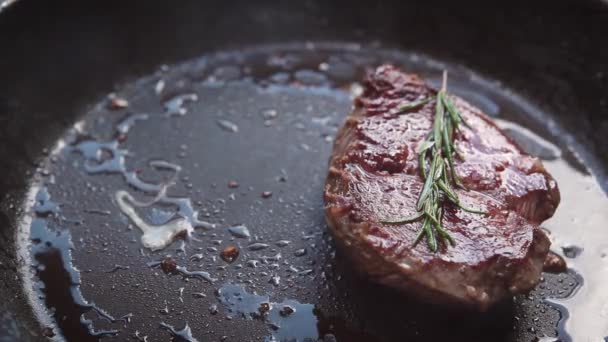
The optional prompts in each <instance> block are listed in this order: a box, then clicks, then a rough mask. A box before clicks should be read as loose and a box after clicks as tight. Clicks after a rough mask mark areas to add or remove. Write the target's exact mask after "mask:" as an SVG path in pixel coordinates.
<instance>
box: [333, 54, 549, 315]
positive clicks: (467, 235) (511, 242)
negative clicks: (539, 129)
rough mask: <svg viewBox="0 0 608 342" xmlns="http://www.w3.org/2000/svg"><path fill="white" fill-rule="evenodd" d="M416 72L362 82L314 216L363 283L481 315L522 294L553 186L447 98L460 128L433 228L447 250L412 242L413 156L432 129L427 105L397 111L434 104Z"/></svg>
mask: <svg viewBox="0 0 608 342" xmlns="http://www.w3.org/2000/svg"><path fill="white" fill-rule="evenodd" d="M436 94H437V90H436V89H433V88H432V87H430V86H428V85H427V84H425V82H424V81H423V80H422V79H420V78H419V77H418V76H416V75H412V74H406V73H404V72H402V71H401V70H399V69H398V68H396V67H394V66H391V65H384V66H380V67H378V68H377V69H376V70H375V71H373V72H370V73H368V75H367V77H366V79H365V81H364V91H363V93H362V94H361V95H360V96H359V97H358V98H356V99H355V104H354V109H353V111H352V113H351V114H350V115H349V116H348V117H347V118H346V120H345V122H344V124H343V126H342V127H341V128H340V130H339V131H338V134H337V137H336V141H335V145H334V150H333V154H332V156H331V159H330V162H329V172H328V176H327V180H326V184H325V193H324V196H325V204H326V211H325V213H326V219H327V222H328V225H329V227H330V230H331V231H332V233H333V235H334V237H335V240H336V241H337V245H338V247H339V248H340V251H341V252H343V253H344V254H346V255H347V256H348V257H349V258H350V259H351V261H352V263H353V265H354V268H355V269H356V270H358V271H359V272H360V273H362V274H364V275H366V276H367V277H369V278H370V279H372V280H373V281H375V282H378V283H381V284H385V285H387V286H390V287H394V288H397V289H401V290H404V291H406V292H407V293H409V294H412V295H414V296H416V297H418V298H420V299H422V300H424V301H433V302H437V303H447V304H456V305H465V306H469V307H474V308H477V309H479V310H485V309H487V308H488V307H489V306H490V305H492V304H493V303H496V302H499V301H501V300H504V299H505V298H509V297H512V296H513V295H514V294H517V293H525V292H527V291H529V290H531V289H532V288H533V287H534V286H535V285H536V284H537V283H538V281H539V278H540V273H541V271H542V268H543V261H544V260H545V257H546V256H547V253H548V251H549V245H550V241H549V239H548V237H547V236H546V235H545V233H544V232H543V231H542V230H541V229H540V228H539V227H538V225H539V224H540V223H541V222H542V221H543V220H545V219H547V218H549V217H551V216H552V215H553V213H554V211H555V209H556V207H557V205H558V204H559V200H560V195H559V190H558V188H557V183H556V182H555V180H554V179H553V178H552V177H551V175H549V174H548V172H547V171H546V170H545V168H544V166H543V165H542V163H541V162H540V161H539V160H538V159H537V158H534V157H531V156H530V155H528V154H526V153H525V152H524V151H522V149H521V148H520V147H519V146H518V145H517V144H516V143H515V142H514V141H512V140H511V139H510V138H509V137H507V136H506V135H505V134H504V133H503V132H502V131H501V130H500V129H499V128H498V127H497V126H496V125H495V124H494V123H493V122H492V121H491V120H490V119H489V118H488V117H487V116H486V115H485V114H483V113H482V112H481V111H480V110H479V109H477V108H475V107H473V106H472V105H470V104H468V103H467V102H465V101H464V100H462V99H460V98H458V97H455V96H450V98H451V100H452V102H453V103H454V104H455V106H456V108H457V109H458V110H459V111H460V113H461V115H462V117H463V119H464V120H465V121H466V122H467V123H468V126H464V125H461V127H460V130H459V131H458V132H455V146H456V149H457V150H458V151H459V152H460V154H461V155H462V159H461V158H455V171H456V173H457V175H458V176H459V177H460V179H461V181H462V183H463V184H464V189H463V188H457V190H456V192H457V194H458V196H459V198H460V202H461V203H462V204H464V205H466V206H467V207H469V208H475V209H479V210H483V211H484V212H486V214H476V213H470V212H466V211H463V210H462V209H460V208H458V207H457V206H455V205H453V204H452V203H451V202H449V201H444V202H443V203H444V204H443V205H444V214H443V218H442V226H443V227H444V228H445V229H446V230H447V231H448V232H449V234H450V235H451V236H452V238H453V240H454V242H455V244H454V245H450V244H448V243H446V241H441V242H440V243H439V249H438V250H437V251H436V252H433V251H431V250H430V249H429V247H428V246H427V245H426V243H424V239H423V240H422V241H420V242H419V243H415V241H416V237H417V235H418V232H419V231H420V229H421V225H422V220H418V221H414V222H409V223H398V224H395V223H386V221H388V220H396V219H399V218H403V217H411V216H413V215H415V214H416V202H417V199H418V196H419V194H420V191H421V188H422V185H423V180H422V178H421V176H420V174H419V170H418V167H419V166H418V154H417V152H416V149H417V148H418V146H419V145H420V144H421V143H422V142H423V141H424V139H425V138H426V136H427V134H428V133H429V131H430V130H431V129H432V125H433V121H434V115H435V101H431V102H429V103H427V104H424V105H420V106H418V107H416V108H414V109H412V110H408V112H407V113H400V108H402V107H403V106H408V105H412V104H413V103H420V101H421V100H422V99H425V98H428V97H430V96H435V95H436Z"/></svg>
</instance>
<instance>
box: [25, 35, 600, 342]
mask: <svg viewBox="0 0 608 342" xmlns="http://www.w3.org/2000/svg"><path fill="white" fill-rule="evenodd" d="M384 62H391V63H395V64H397V65H399V66H402V67H403V68H404V69H405V70H407V71H412V72H416V73H419V74H421V75H422V76H424V77H428V78H429V79H430V80H431V81H432V82H437V80H438V77H439V75H440V71H441V70H443V69H448V70H449V72H450V88H451V89H452V91H453V92H454V93H456V94H458V95H461V96H463V97H464V98H465V99H467V100H469V101H470V102H472V103H473V104H475V105H477V106H479V107H480V108H481V109H482V110H484V111H485V112H486V113H487V114H488V115H490V116H493V117H496V118H500V119H501V120H509V121H504V122H503V121H501V122H502V125H503V126H505V127H506V126H509V127H510V128H509V130H508V131H509V132H511V133H512V135H513V136H514V138H516V139H517V140H518V141H520V143H522V145H523V146H524V148H526V149H528V150H529V151H530V152H531V153H533V154H537V155H539V156H540V157H542V158H543V159H546V160H548V167H549V170H550V171H552V172H553V171H554V170H558V171H559V172H558V174H559V175H560V177H562V178H573V179H574V178H575V179H580V180H581V182H583V183H584V184H586V185H587V186H588V187H589V188H590V189H591V190H589V191H594V193H596V194H597V196H596V197H597V200H596V202H597V201H600V203H601V201H602V200H605V196H603V193H602V192H601V190H598V189H599V188H598V187H597V185H596V183H595V182H594V181H593V180H592V179H591V177H590V176H588V175H587V174H586V173H585V170H586V169H585V167H584V166H583V165H581V164H580V162H578V161H577V160H576V158H575V157H574V154H572V153H571V152H569V151H568V150H566V149H562V150H563V152H561V151H562V150H560V148H558V147H556V146H555V145H553V144H551V143H549V142H547V141H544V140H542V138H539V137H537V136H536V135H534V134H531V133H530V134H527V133H526V131H525V130H522V129H520V128H519V126H518V125H517V124H516V123H520V124H525V125H526V126H528V127H532V128H534V129H535V132H536V133H537V134H539V135H540V136H545V137H548V136H550V135H551V133H554V132H552V131H551V128H549V129H547V128H546V127H543V126H538V125H535V123H537V122H539V120H540V119H541V118H545V117H544V116H542V115H543V114H542V113H539V112H536V111H533V110H532V109H531V108H532V107H531V106H530V105H528V104H527V103H525V102H523V101H521V100H519V99H518V98H517V97H515V96H513V95H512V94H511V93H509V92H506V91H504V90H502V88H500V87H499V86H498V85H497V84H495V83H493V82H488V81H486V80H484V79H482V78H480V77H478V76H476V75H475V74H473V73H471V72H469V71H467V70H466V69H464V68H461V67H458V66H453V65H445V64H442V63H439V62H436V61H433V60H431V59H429V58H426V57H425V56H421V55H416V54H406V53H401V52H398V51H392V50H384V49H379V48H361V47H359V46H358V45H355V44H339V45H328V44H325V45H315V44H311V43H309V44H302V45H299V44H294V45H283V46H267V47H259V48H252V49H248V50H243V51H240V52H224V53H218V54H215V55H212V56H206V57H203V58H200V59H198V60H194V61H191V62H187V63H184V64H181V65H177V66H170V67H166V66H164V67H161V68H160V69H159V71H158V72H157V73H155V74H154V75H151V76H149V77H146V78H143V79H141V80H137V81H133V82H131V83H128V84H126V85H124V86H122V87H120V88H119V89H118V91H116V95H114V96H109V97H108V98H104V99H101V100H100V102H98V103H97V104H94V105H92V106H91V107H90V108H89V109H88V110H87V111H86V113H84V115H83V116H82V120H81V121H78V122H77V123H76V124H75V125H74V126H73V128H72V129H71V130H70V131H69V132H67V133H66V134H65V136H63V137H62V138H61V139H60V140H59V141H58V143H57V144H56V146H54V147H53V148H52V149H50V152H49V156H48V158H47V160H46V162H45V163H44V165H43V166H42V167H41V170H40V172H39V174H38V175H36V177H35V181H34V184H33V186H32V190H31V192H30V193H31V197H32V202H31V203H28V210H29V211H30V212H31V213H32V215H31V218H27V219H26V220H25V222H24V223H23V231H22V234H23V240H22V253H23V255H26V256H28V255H29V256H28V257H27V258H29V260H30V262H29V263H28V265H26V268H25V269H24V272H27V273H28V274H31V276H29V278H30V279H31V283H27V284H26V286H28V287H32V290H31V291H30V297H31V298H30V299H31V301H32V302H33V304H34V306H35V307H36V310H37V314H38V317H39V319H40V320H41V321H42V322H43V324H44V325H45V326H47V327H48V329H47V330H46V331H45V333H46V334H47V335H49V336H52V335H55V337H56V338H61V337H62V336H63V337H65V338H66V339H68V340H74V341H96V340H99V339H103V338H104V337H109V336H115V337H118V338H119V339H121V340H126V339H131V338H133V339H136V340H137V339H139V340H142V341H144V340H146V339H147V341H157V340H158V341H163V340H168V339H169V337H170V336H173V337H174V338H175V339H182V340H190V341H194V340H198V341H206V340H209V341H218V340H221V341H249V340H252V341H255V340H267V341H275V340H276V341H282V340H297V341H305V340H307V339H310V340H317V339H322V340H323V341H334V340H338V341H394V340H408V341H409V340H421V341H439V340H447V339H449V340H450V341H473V340H492V341H500V340H504V341H514V340H522V341H530V340H533V338H535V337H538V338H549V337H554V336H557V335H558V334H560V338H561V339H563V340H567V339H568V336H567V334H566V333H565V332H564V331H563V330H561V328H560V329H558V328H557V326H558V323H560V326H562V325H563V324H564V322H565V319H564V318H565V317H566V316H567V311H566V310H565V309H564V308H563V307H562V304H564V305H567V303H568V301H567V300H566V301H559V299H560V298H561V299H563V298H569V297H570V296H571V295H573V294H574V293H575V292H576V290H577V289H578V288H579V285H580V284H581V283H582V281H581V278H580V276H578V275H577V274H576V273H575V272H574V271H569V272H568V273H567V274H560V275H552V274H545V276H544V278H543V280H542V282H541V284H540V285H539V287H538V288H537V289H536V290H534V291H533V292H532V293H531V294H530V295H529V296H521V297H517V298H516V299H515V300H514V302H513V303H512V304H511V303H507V304H505V305H504V306H502V307H499V308H496V309H495V310H493V311H492V312H490V313H486V314H484V315H477V314H475V313H465V314H463V313H461V312H452V311H450V310H445V309H442V308H433V307H429V306H426V305H424V304H421V303H417V302H415V300H413V299H409V298H405V297H404V296H402V295H400V294H397V293H395V292H392V291H391V290H390V289H387V288H384V287H381V286H377V285H374V284H370V283H368V282H366V281H365V280H362V279H359V278H358V277H356V276H355V275H353V272H352V270H351V269H350V268H349V265H347V264H345V263H344V262H343V260H342V258H341V256H340V254H339V253H337V252H336V251H335V250H334V246H333V242H332V238H331V236H330V235H329V234H328V232H327V230H326V227H325V223H324V218H323V200H322V189H323V183H324V179H325V173H326V166H327V160H328V157H329V155H330V153H331V148H332V142H333V140H332V139H333V136H334V134H335V132H336V130H337V128H338V126H339V125H340V123H341V121H342V120H343V118H344V117H345V116H346V115H347V114H348V112H349V111H350V106H351V100H352V96H354V94H356V93H357V91H358V90H359V89H360V85H358V83H356V82H357V81H359V80H361V79H362V76H363V74H364V71H365V69H366V68H369V67H372V66H375V65H378V64H380V63H384ZM522 132H523V133H522ZM528 133H529V132H528ZM560 146H561V145H560ZM561 147H563V146H561ZM589 179H591V181H589ZM560 181H561V180H560V178H559V177H558V182H560ZM560 184H561V183H560ZM573 191H574V190H573ZM563 196H564V197H566V196H568V195H567V193H563ZM571 205H576V204H575V203H572V204H571ZM558 211H559V210H558ZM573 215H574V214H573ZM568 219H569V217H567V216H564V218H561V219H560V220H568ZM601 219H603V218H601V217H600V218H596V221H597V220H601ZM560 222H562V221H559V222H554V221H551V222H550V225H549V228H550V229H553V228H552V227H555V230H556V231H560V229H561V228H560V227H561V226H563V224H562V223H560ZM599 222H601V221H599ZM569 224H570V223H569ZM591 226H593V222H591ZM559 237H560V236H557V237H554V238H555V239H559ZM567 243H568V241H562V240H560V244H559V245H557V246H555V245H554V249H555V248H557V250H556V251H557V252H562V251H560V250H559V246H562V245H566V244H567ZM564 253H566V256H568V257H572V258H574V259H572V260H576V258H577V257H578V254H580V253H584V250H583V249H582V247H580V246H578V245H568V248H567V249H565V250H564ZM574 297H576V295H574ZM545 299H548V300H545ZM569 332H570V333H571V334H572V333H573V332H572V331H569ZM545 340H552V339H545Z"/></svg>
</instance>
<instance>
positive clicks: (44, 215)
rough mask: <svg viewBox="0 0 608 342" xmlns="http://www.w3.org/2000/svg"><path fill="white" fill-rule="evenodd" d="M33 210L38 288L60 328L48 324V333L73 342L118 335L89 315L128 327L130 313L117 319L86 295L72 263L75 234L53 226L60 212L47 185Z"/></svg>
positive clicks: (39, 194) (32, 236) (33, 246)
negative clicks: (105, 328) (51, 226)
mask: <svg viewBox="0 0 608 342" xmlns="http://www.w3.org/2000/svg"><path fill="white" fill-rule="evenodd" d="M34 210H35V213H36V217H35V218H34V219H33V221H32V224H31V230H30V239H31V241H32V246H31V253H32V255H33V259H34V260H33V261H34V262H33V263H32V267H33V268H34V270H35V274H36V277H37V278H38V280H39V283H38V286H37V291H38V292H39V294H40V297H41V298H42V299H43V300H44V302H45V304H46V306H47V308H49V309H50V311H51V312H52V315H53V317H54V318H55V322H56V324H57V326H56V328H59V329H55V327H47V328H46V329H47V330H46V334H47V335H53V336H55V335H59V336H62V337H64V338H65V339H67V340H71V341H98V340H99V339H100V338H102V337H106V336H116V335H117V334H118V332H119V331H118V330H116V329H108V330H104V329H95V328H94V326H93V321H92V319H89V318H87V317H86V315H90V314H94V316H95V317H96V318H99V319H103V320H105V321H106V322H108V323H110V324H115V323H122V324H121V325H122V326H125V325H126V324H127V323H128V322H129V319H130V317H131V314H126V315H125V316H123V317H120V318H114V317H113V316H112V315H110V314H109V313H107V312H106V311H104V310H103V309H101V308H100V307H98V306H97V305H95V304H94V303H89V302H88V301H87V300H86V299H85V298H84V297H83V295H82V293H81V291H80V284H81V279H80V271H79V270H78V269H76V268H75V267H74V266H73V264H72V249H73V244H72V236H71V234H70V232H69V230H66V229H57V228H53V229H51V228H50V225H51V224H52V220H51V219H50V217H52V216H49V214H58V213H59V205H58V204H57V203H55V202H53V201H52V200H51V197H50V195H49V193H48V190H47V189H46V187H43V188H41V189H40V190H39V191H38V194H37V195H36V204H35V206H34Z"/></svg>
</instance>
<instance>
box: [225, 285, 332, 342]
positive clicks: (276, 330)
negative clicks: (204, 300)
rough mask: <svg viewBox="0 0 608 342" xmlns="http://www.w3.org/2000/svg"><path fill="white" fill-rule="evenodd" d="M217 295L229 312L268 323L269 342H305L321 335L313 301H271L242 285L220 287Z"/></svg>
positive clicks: (316, 338) (314, 339) (267, 339)
mask: <svg viewBox="0 0 608 342" xmlns="http://www.w3.org/2000/svg"><path fill="white" fill-rule="evenodd" d="M217 296H218V299H219V301H220V302H221V303H222V304H223V305H224V306H225V307H226V308H227V310H228V312H229V314H230V315H241V316H243V317H244V318H246V319H259V320H262V321H263V322H265V323H266V325H267V326H268V329H269V330H270V333H271V335H270V336H268V337H266V338H265V341H267V342H281V341H294V342H305V341H317V340H318V339H319V338H320V336H319V331H318V328H317V325H318V323H319V321H318V318H317V315H316V313H315V307H314V305H312V304H302V303H300V302H298V301H296V300H290V299H288V300H284V301H283V302H280V303H277V302H271V301H270V298H269V297H268V296H267V295H257V294H255V293H249V292H247V291H246V290H245V289H244V288H243V287H242V286H239V285H232V284H226V285H224V286H222V287H221V288H220V289H218V290H217Z"/></svg>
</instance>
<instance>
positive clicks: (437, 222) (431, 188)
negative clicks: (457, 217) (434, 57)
mask: <svg viewBox="0 0 608 342" xmlns="http://www.w3.org/2000/svg"><path fill="white" fill-rule="evenodd" d="M432 101H435V121H434V124H433V128H432V129H431V131H430V132H429V134H428V135H427V137H426V139H425V140H424V141H423V142H422V143H421V144H420V145H419V146H418V149H417V151H416V152H417V153H418V156H419V159H418V162H419V170H420V176H421V177H422V180H423V181H424V183H423V185H422V190H421V191H420V195H419V196H418V201H417V202H416V211H417V213H416V214H415V215H413V216H411V217H406V218H401V219H396V220H383V221H382V222H384V223H408V222H414V221H418V220H420V219H423V221H422V227H421V228H420V231H419V232H418V234H417V236H416V239H415V240H414V245H415V244H417V243H418V242H419V241H420V240H421V239H422V238H423V237H426V241H427V244H428V246H429V249H430V250H431V251H433V252H435V251H437V248H438V241H441V240H443V239H445V240H447V241H448V242H449V243H450V244H451V245H454V244H455V242H454V239H453V238H452V236H451V235H450V233H448V231H447V230H445V229H444V228H443V226H442V224H441V219H442V217H443V205H444V203H445V201H449V202H452V203H453V204H454V205H456V206H457V207H459V208H460V209H462V210H464V211H467V212H471V213H476V214H485V212H483V211H480V210H475V209H471V208H468V207H466V206H464V205H463V204H462V203H461V202H460V199H459V198H458V194H457V193H456V191H454V187H460V188H463V189H464V186H463V184H462V182H461V181H460V179H459V178H458V175H457V174H456V170H455V168H454V155H456V157H458V158H460V159H463V157H462V155H461V154H460V153H459V152H458V150H457V149H456V146H455V144H454V136H455V132H457V131H458V130H459V126H460V124H463V125H465V126H467V127H469V128H470V127H471V126H469V125H468V124H467V122H466V121H465V120H464V119H463V118H462V116H461V115H460V112H459V111H458V109H457V108H456V106H455V105H454V103H453V102H452V100H451V99H450V98H449V96H448V95H447V72H445V71H444V72H443V82H442V86H441V89H440V90H439V91H438V92H437V95H436V96H431V97H428V98H426V99H423V100H419V101H416V102H412V103H410V104H409V105H406V106H403V107H401V108H399V113H400V114H405V113H407V112H408V111H410V110H412V109H415V108H418V107H420V106H422V105H424V104H427V103H430V102H432Z"/></svg>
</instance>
